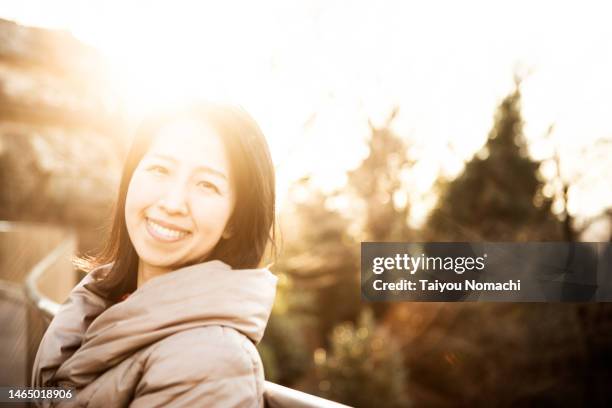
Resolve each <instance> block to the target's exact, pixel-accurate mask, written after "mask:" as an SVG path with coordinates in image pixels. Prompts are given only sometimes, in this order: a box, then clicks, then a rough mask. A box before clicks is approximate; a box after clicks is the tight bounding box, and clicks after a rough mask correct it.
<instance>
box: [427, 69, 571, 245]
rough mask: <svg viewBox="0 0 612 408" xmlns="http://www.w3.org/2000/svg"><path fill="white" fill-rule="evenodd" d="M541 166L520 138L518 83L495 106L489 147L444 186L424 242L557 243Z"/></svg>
mask: <svg viewBox="0 0 612 408" xmlns="http://www.w3.org/2000/svg"><path fill="white" fill-rule="evenodd" d="M539 166H540V162H538V161H535V160H533V159H531V158H530V157H529V156H528V152H527V143H526V141H525V138H524V135H523V119H522V116H521V92H520V81H519V80H517V81H516V87H515V89H514V91H513V92H512V93H510V94H509V95H508V96H507V97H506V98H505V99H504V100H503V101H502V103H501V104H500V105H499V107H498V109H497V112H496V114H495V123H494V126H493V128H492V129H491V131H490V133H489V136H488V139H487V142H486V143H485V145H484V146H483V147H482V148H481V149H480V151H478V152H477V153H476V155H475V156H474V157H473V158H472V159H471V160H470V161H469V162H468V163H467V164H466V166H465V170H464V171H463V173H462V174H461V175H459V176H458V177H457V178H456V179H454V180H452V181H450V182H443V183H442V185H441V187H442V188H441V194H440V197H439V201H438V204H437V206H436V208H434V210H433V211H432V213H431V214H430V217H429V220H428V223H427V231H426V237H427V239H428V240H439V241H477V240H491V241H527V240H534V241H535V240H559V239H561V237H562V235H561V228H560V224H559V221H558V220H557V219H556V218H555V217H554V215H553V214H552V212H551V205H552V200H551V199H550V198H547V197H545V196H544V195H543V194H542V187H543V185H544V183H543V181H542V180H541V178H540V175H539V173H538V168H539Z"/></svg>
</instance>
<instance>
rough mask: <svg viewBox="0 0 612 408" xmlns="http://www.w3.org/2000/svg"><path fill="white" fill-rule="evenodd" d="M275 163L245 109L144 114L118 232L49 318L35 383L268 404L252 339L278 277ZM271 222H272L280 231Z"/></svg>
mask: <svg viewBox="0 0 612 408" xmlns="http://www.w3.org/2000/svg"><path fill="white" fill-rule="evenodd" d="M274 200H275V190H274V168H273V166H272V161H271V158H270V154H269V151H268V146H267V144H266V141H265V139H264V137H263V135H262V133H261V131H260V130H259V128H258V126H257V124H256V123H255V122H254V121H253V120H252V119H251V118H250V117H249V116H248V114H247V113H246V112H244V111H243V110H241V109H238V108H234V107H228V106H224V105H223V106H222V105H214V104H203V105H197V106H192V107H189V108H186V109H182V110H180V111H176V112H173V113H172V114H168V115H165V116H163V117H157V118H155V119H151V120H148V121H146V122H145V123H144V124H143V125H142V126H141V127H140V129H139V131H138V132H137V135H136V138H135V140H134V143H133V145H132V147H131V149H130V151H129V153H128V157H127V161H126V165H125V167H124V171H123V176H122V179H121V184H120V188H119V196H118V200H117V205H116V210H115V214H114V221H113V225H112V229H111V233H110V239H108V240H107V242H106V247H105V249H104V250H103V251H102V253H101V254H99V256H97V257H96V258H94V259H90V260H87V261H86V262H83V261H82V262H81V267H84V268H85V270H87V271H88V272H89V273H88V274H87V276H86V277H85V278H84V279H83V280H82V281H81V282H80V283H79V284H78V285H77V286H76V287H75V289H73V291H72V292H71V294H70V296H69V298H68V300H67V301H66V302H65V303H64V304H63V305H62V307H61V309H60V311H59V313H58V314H57V315H56V316H55V318H54V319H53V321H52V322H51V324H50V326H49V328H48V330H47V332H46V333H45V335H44V337H43V340H42V342H41V344H40V346H39V349H38V354H37V356H36V360H35V363H34V369H33V381H32V384H33V386H35V387H51V386H64V387H72V388H76V390H77V392H76V398H75V399H74V400H71V401H63V402H60V403H57V402H54V403H57V404H58V405H61V406H64V405H65V406H87V407H121V406H131V407H156V406H175V407H183V406H184V407H194V406H206V407H209V406H222V407H233V406H240V407H261V406H263V384H264V373H263V368H262V363H261V359H260V357H259V355H258V353H257V350H256V348H255V345H256V344H257V343H258V342H259V341H260V340H261V338H262V336H263V333H264V330H265V327H266V324H267V321H268V318H269V316H270V311H271V308H272V304H273V301H274V296H275V290H276V281H277V278H276V277H275V276H274V275H272V274H271V273H270V271H269V270H267V269H266V268H258V266H259V264H260V262H261V260H262V257H263V255H264V251H265V248H266V245H267V244H268V242H271V243H272V245H273V244H274V242H273V240H274V228H273V223H274ZM270 232H272V234H270Z"/></svg>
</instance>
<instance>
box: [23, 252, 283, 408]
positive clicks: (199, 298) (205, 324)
mask: <svg viewBox="0 0 612 408" xmlns="http://www.w3.org/2000/svg"><path fill="white" fill-rule="evenodd" d="M104 268H105V267H102V268H100V269H97V270H94V271H92V272H91V273H89V274H88V275H87V276H86V277H85V278H84V279H83V280H82V281H81V282H80V283H79V284H78V285H77V286H76V287H75V288H74V289H73V290H72V292H71V294H70V296H69V298H68V300H67V301H66V302H65V303H64V304H63V305H62V307H61V309H60V311H59V313H58V314H57V315H56V316H55V318H54V319H53V321H52V322H51V325H50V326H49V328H48V330H47V332H46V333H45V335H44V337H43V339H42V342H41V344H40V346H39V349H38V354H37V355H36V360H35V362H34V368H33V373H32V386H34V387H51V386H60V385H62V386H70V387H75V388H76V389H77V393H76V394H77V396H76V398H75V399H74V400H72V401H64V402H61V403H57V402H55V403H54V404H57V405H56V406H70V407H72V406H78V407H92V408H93V407H127V406H130V407H134V408H137V407H263V406H264V400H263V391H264V390H263V387H264V373H263V367H262V363H261V359H260V357H259V354H258V353H257V350H256V348H255V345H256V344H257V343H258V342H259V341H260V340H261V338H262V337H263V334H264V330H265V327H266V324H267V322H268V318H269V316H270V312H271V309H272V303H273V302H274V296H275V293H276V283H277V278H276V276H274V275H273V274H272V273H271V272H270V271H269V270H267V269H265V268H262V269H232V268H231V267H230V266H228V265H227V264H225V263H223V262H221V261H209V262H205V263H202V264H198V265H193V266H189V267H185V268H182V269H179V270H176V271H174V272H171V273H168V274H165V275H162V276H158V277H156V278H153V279H151V280H149V281H148V282H146V283H145V284H144V285H142V286H141V287H140V288H138V289H137V290H136V291H135V292H134V293H133V294H132V295H131V296H129V297H128V298H127V299H126V300H124V301H121V302H118V303H112V302H109V301H108V300H107V299H104V298H102V297H100V296H98V295H96V294H94V293H93V292H91V291H90V290H88V289H87V288H85V287H84V286H83V285H85V284H86V283H88V282H91V281H92V279H94V278H96V277H98V276H100V274H102V273H104V272H105V270H104ZM106 268H108V266H107V267H106ZM46 404H49V403H48V402H47V403H46ZM54 406H55V405H54Z"/></svg>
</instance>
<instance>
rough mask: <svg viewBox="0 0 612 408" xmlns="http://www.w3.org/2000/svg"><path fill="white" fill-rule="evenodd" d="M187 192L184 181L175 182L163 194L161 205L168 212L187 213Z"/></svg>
mask: <svg viewBox="0 0 612 408" xmlns="http://www.w3.org/2000/svg"><path fill="white" fill-rule="evenodd" d="M186 194H187V191H186V186H185V185H184V183H173V184H172V186H171V187H170V188H169V189H168V191H167V192H166V194H165V195H163V196H162V198H161V200H160V201H159V206H160V207H161V208H162V209H163V210H164V211H165V212H167V213H168V214H177V215H185V214H187V213H188V212H189V208H188V206H187V197H186Z"/></svg>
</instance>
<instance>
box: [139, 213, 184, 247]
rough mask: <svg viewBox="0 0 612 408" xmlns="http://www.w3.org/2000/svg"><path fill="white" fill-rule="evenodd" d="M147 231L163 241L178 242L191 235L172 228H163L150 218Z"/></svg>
mask: <svg viewBox="0 0 612 408" xmlns="http://www.w3.org/2000/svg"><path fill="white" fill-rule="evenodd" d="M147 229H148V230H149V233H151V235H153V236H154V237H155V238H157V239H161V240H163V241H178V240H179V239H181V238H184V237H185V236H187V235H188V234H189V232H187V231H179V230H175V229H172V228H167V227H163V226H161V225H159V224H158V223H156V222H155V221H153V220H151V219H150V218H147Z"/></svg>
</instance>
